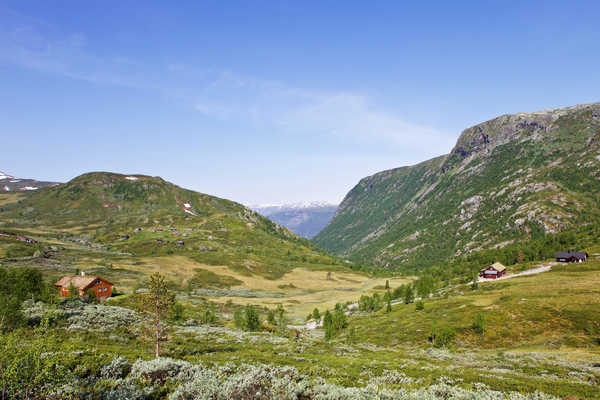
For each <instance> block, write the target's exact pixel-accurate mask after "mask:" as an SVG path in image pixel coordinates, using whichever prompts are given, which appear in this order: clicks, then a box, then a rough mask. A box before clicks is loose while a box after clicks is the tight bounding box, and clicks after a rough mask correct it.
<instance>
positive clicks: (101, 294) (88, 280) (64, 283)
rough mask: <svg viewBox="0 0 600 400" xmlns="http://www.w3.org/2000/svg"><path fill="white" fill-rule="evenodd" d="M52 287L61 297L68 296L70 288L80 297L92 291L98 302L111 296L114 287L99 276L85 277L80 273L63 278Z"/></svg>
mask: <svg viewBox="0 0 600 400" xmlns="http://www.w3.org/2000/svg"><path fill="white" fill-rule="evenodd" d="M54 286H55V287H56V289H57V290H58V294H59V295H61V296H63V297H68V296H69V288H70V287H71V286H72V287H73V288H74V289H75V290H77V291H78V294H79V296H80V297H81V296H83V295H84V294H85V293H86V292H87V291H88V290H93V291H94V294H95V295H96V298H97V299H98V300H106V299H108V298H109V297H110V296H111V295H112V288H113V286H114V285H113V284H112V283H110V282H109V281H107V280H106V279H103V278H100V277H99V276H85V273H83V272H82V273H81V275H76V276H64V277H62V278H61V279H60V280H59V281H58V282H56V283H55V284H54Z"/></svg>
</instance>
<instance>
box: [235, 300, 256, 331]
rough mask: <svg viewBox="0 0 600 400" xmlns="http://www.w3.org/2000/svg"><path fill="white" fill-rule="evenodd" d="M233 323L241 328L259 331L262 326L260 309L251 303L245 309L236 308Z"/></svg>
mask: <svg viewBox="0 0 600 400" xmlns="http://www.w3.org/2000/svg"><path fill="white" fill-rule="evenodd" d="M233 323H234V325H235V326H236V327H237V328H239V329H244V330H246V331H257V330H259V329H260V327H261V323H260V316H259V314H258V311H257V310H256V309H255V308H254V307H253V306H252V305H250V304H248V305H246V307H244V310H243V311H242V310H241V309H239V308H238V309H236V310H235V311H234V313H233Z"/></svg>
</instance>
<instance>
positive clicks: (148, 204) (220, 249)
mask: <svg viewBox="0 0 600 400" xmlns="http://www.w3.org/2000/svg"><path fill="white" fill-rule="evenodd" d="M0 228H2V229H9V230H10V229H12V230H15V229H19V230H21V231H22V232H34V233H37V234H39V233H40V232H41V233H45V234H46V235H47V236H48V237H56V235H57V234H60V235H61V237H65V236H72V237H75V238H76V240H77V242H78V243H83V244H87V245H88V246H90V247H92V248H94V247H95V248H102V249H105V250H110V251H115V252H121V253H128V254H131V255H132V256H135V257H144V256H147V257H158V256H166V255H181V256H185V257H187V258H190V259H192V260H194V261H197V262H199V263H204V264H208V265H226V266H229V267H230V268H232V269H234V270H237V271H239V272H242V273H245V274H259V275H262V276H265V277H271V278H275V277H278V276H281V275H282V274H284V273H285V272H287V271H289V270H290V269H293V268H296V267H300V266H303V267H304V266H309V267H310V266H312V267H314V268H319V267H320V266H321V267H322V266H324V265H332V264H335V263H337V260H336V259H335V258H333V257H331V256H329V255H328V254H326V253H325V252H323V251H322V250H320V249H318V248H317V247H316V246H314V245H313V244H312V243H311V242H309V241H308V240H306V239H303V238H300V237H298V236H296V235H295V234H293V233H292V232H290V231H289V230H288V229H286V228H284V227H282V226H280V225H278V224H276V223H273V222H272V221H270V220H269V219H267V218H265V217H262V216H261V215H259V214H258V213H256V212H254V211H252V210H250V209H248V208H246V207H244V206H243V205H241V204H238V203H235V202H233V201H229V200H225V199H220V198H217V197H213V196H209V195H207V194H202V193H197V192H194V191H191V190H186V189H182V188H180V187H178V186H176V185H174V184H172V183H169V182H166V181H164V180H163V179H161V178H159V177H150V176H144V175H131V176H127V175H120V174H114V173H104V172H94V173H88V174H84V175H81V176H79V177H77V178H75V179H73V180H71V181H70V182H68V183H66V184H62V185H58V186H55V187H51V188H44V189H40V190H38V191H35V192H31V193H29V194H28V195H27V196H26V197H24V198H21V199H20V200H18V202H16V203H12V204H5V205H3V206H2V207H1V208H0Z"/></svg>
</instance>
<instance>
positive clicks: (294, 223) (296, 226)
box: [251, 202, 337, 239]
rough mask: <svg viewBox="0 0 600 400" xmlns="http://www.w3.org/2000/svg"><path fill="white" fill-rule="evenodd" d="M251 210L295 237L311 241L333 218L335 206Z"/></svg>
mask: <svg viewBox="0 0 600 400" xmlns="http://www.w3.org/2000/svg"><path fill="white" fill-rule="evenodd" d="M251 208H252V209H253V210H255V211H256V212H258V213H259V214H261V215H264V216H265V217H267V218H269V219H271V220H273V221H275V222H277V223H278V224H281V225H283V226H285V227H286V228H288V229H289V230H291V231H292V232H294V233H295V234H297V235H300V236H302V237H305V238H307V239H311V238H312V237H313V236H315V235H316V234H317V233H319V232H320V231H321V230H322V229H323V228H325V226H327V224H328V223H329V221H330V220H331V218H333V215H334V214H335V210H336V209H337V205H335V204H328V203H321V202H318V203H315V202H311V203H306V204H284V205H277V206H276V205H265V206H260V205H259V206H253V207H251Z"/></svg>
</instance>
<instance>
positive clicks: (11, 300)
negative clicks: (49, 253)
mask: <svg viewBox="0 0 600 400" xmlns="http://www.w3.org/2000/svg"><path fill="white" fill-rule="evenodd" d="M55 296H56V292H55V289H54V287H52V286H51V285H49V284H47V283H45V282H44V280H43V278H42V273H41V272H40V271H39V270H37V269H33V268H9V269H4V268H0V332H1V333H2V334H4V333H5V332H7V331H10V330H13V329H15V328H17V327H19V326H21V325H22V324H23V323H24V318H23V314H22V313H21V307H22V304H23V302H24V301H25V300H28V299H31V300H34V301H38V300H44V301H51V300H52V301H53V300H54V298H55Z"/></svg>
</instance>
